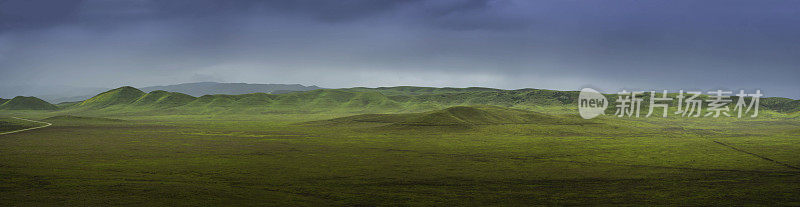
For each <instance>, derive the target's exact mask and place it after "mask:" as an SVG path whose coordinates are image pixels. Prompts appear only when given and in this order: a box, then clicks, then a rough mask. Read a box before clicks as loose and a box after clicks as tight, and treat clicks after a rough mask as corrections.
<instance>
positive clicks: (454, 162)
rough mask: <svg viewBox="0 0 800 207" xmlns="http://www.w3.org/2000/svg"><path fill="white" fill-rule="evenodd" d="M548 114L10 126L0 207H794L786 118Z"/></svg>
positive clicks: (794, 172) (791, 137)
mask: <svg viewBox="0 0 800 207" xmlns="http://www.w3.org/2000/svg"><path fill="white" fill-rule="evenodd" d="M546 111H549V110H542V111H541V112H529V111H523V110H516V109H514V110H511V109H500V108H499V107H498V108H491V107H483V108H481V107H477V108H475V107H462V108H451V109H447V110H441V111H435V112H428V113H411V114H399V115H397V114H395V115H358V116H349V115H352V114H263V115H216V116H212V115H169V116H144V115H137V116H122V115H117V116H107V117H105V118H90V117H76V116H55V117H52V118H47V117H51V115H49V114H47V113H44V112H31V113H29V114H24V113H23V114H20V113H16V114H14V115H15V116H20V117H33V118H31V119H34V118H36V120H41V121H44V122H48V123H52V124H53V125H52V126H50V127H46V128H40V129H36V130H29V131H25V132H21V133H14V134H6V135H0V206H18V205H23V206H42V205H57V206H63V205H68V206H75V205H89V206H108V205H135V206H140V205H160V206H175V205H178V206H182V205H192V206H201V205H202V206H205V205H266V206H328V205H347V206H353V205H386V206H396V205H459V206H462V205H466V206H485V205H517V206H529V205H574V204H590V205H596V204H633V205H658V204H672V205H748V204H761V205H800V170H799V169H798V168H797V166H800V156H797V154H798V152H800V121H799V120H798V119H797V118H774V117H773V118H770V117H769V116H765V117H764V118H758V119H735V118H731V119H724V118H715V119H710V118H709V119H705V118H698V119H680V118H639V119H635V118H616V117H615V118H608V117H603V116H600V117H597V118H595V119H592V120H583V119H581V118H580V117H578V116H577V115H574V114H548V113H547V112H546ZM0 114H2V113H0ZM498 114H501V115H502V116H498ZM2 117H11V115H9V114H2ZM342 117H344V118H342ZM432 123H433V124H432ZM435 123H441V124H435Z"/></svg>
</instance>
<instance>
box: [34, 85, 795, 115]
mask: <svg viewBox="0 0 800 207" xmlns="http://www.w3.org/2000/svg"><path fill="white" fill-rule="evenodd" d="M578 94H579V92H578V91H555V90H543V89H519V90H501V89H492V88H431V87H411V86H399V87H381V88H345V89H318V90H312V91H304V92H293V93H286V94H267V93H252V94H242V95H223V94H219V95H204V96H201V97H193V96H190V95H186V94H183V93H177V92H166V91H153V92H150V93H145V92H142V91H141V90H139V89H136V88H133V87H129V86H126V87H121V88H117V89H113V90H110V91H107V92H104V93H101V94H98V95H96V96H94V97H92V98H90V99H88V100H85V101H83V102H80V103H64V104H61V105H60V106H59V108H62V109H64V110H75V111H80V112H93V111H96V112H98V113H127V114H130V113H133V114H136V113H151V112H158V113H165V114H219V113H225V114H260V113H349V114H359V113H361V114H363V113H373V114H375V113H419V112H427V111H432V110H441V109H445V108H449V107H454V106H474V105H492V106H502V107H511V108H519V109H538V110H552V109H553V107H556V108H560V109H557V110H562V111H566V110H572V109H574V108H575V107H577V106H576V105H577V98H578ZM676 95H677V94H669V96H670V97H673V98H674V97H675V96H676ZM649 96H650V95H649V93H644V94H643V95H642V96H641V98H643V100H644V101H643V102H642V107H643V108H645V109H646V107H647V106H648V105H649V98H650V97H649ZM606 97H607V98H608V99H609V102H610V104H609V109H608V110H607V111H606V113H607V114H609V113H612V114H613V113H614V107H613V104H614V100H615V99H616V95H614V94H607V95H606ZM701 97H702V99H707V98H708V96H701ZM731 99H732V100H736V97H732V98H731ZM748 101H749V100H748ZM760 104H761V108H762V109H764V110H772V111H775V112H778V113H783V114H792V113H795V112H797V111H800V100H793V99H788V98H762V100H761V102H760ZM672 105H677V99H675V100H673V103H672ZM49 108H52V107H49ZM101 109H102V110H101Z"/></svg>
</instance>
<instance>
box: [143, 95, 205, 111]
mask: <svg viewBox="0 0 800 207" xmlns="http://www.w3.org/2000/svg"><path fill="white" fill-rule="evenodd" d="M195 99H197V98H195V97H193V96H190V95H186V94H182V93H176V92H166V91H153V92H150V93H147V94H144V95H143V96H141V97H140V98H139V99H137V100H136V101H134V102H133V103H132V104H133V105H134V106H145V107H153V108H169V107H176V106H183V105H186V104H188V103H189V102H192V101H194V100H195Z"/></svg>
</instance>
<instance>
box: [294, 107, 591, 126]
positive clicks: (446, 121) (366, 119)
mask: <svg viewBox="0 0 800 207" xmlns="http://www.w3.org/2000/svg"><path fill="white" fill-rule="evenodd" d="M579 121H580V120H573V119H571V118H564V117H556V116H552V115H547V114H542V113H537V112H532V111H526V110H519V109H512V108H506V107H499V106H488V105H477V106H454V107H449V108H446V109H441V110H434V111H428V112H421V113H401V114H362V115H355V116H347V117H341V118H335V119H330V120H322V121H314V122H308V124H312V125H349V124H357V123H375V124H389V125H394V126H475V125H498V124H569V123H577V122H579Z"/></svg>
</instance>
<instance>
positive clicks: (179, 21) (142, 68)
mask: <svg viewBox="0 0 800 207" xmlns="http://www.w3.org/2000/svg"><path fill="white" fill-rule="evenodd" d="M798 25H800V1H771V0H766V1H731V0H726V1H522V0H508V1H504V0H491V1H462V0H411V1H375V0H363V1H359V0H348V1H308V0H300V1H222V0H219V1H215V0H191V1H189V0H186V1H154V0H153V1H151V0H85V1H74V0H60V1H42V0H4V1H0V86H2V87H3V90H0V97H3V98H8V97H13V96H16V95H39V94H49V93H68V92H71V93H76V94H77V93H79V92H75V91H101V89H104V88H116V87H119V86H123V85H131V86H135V87H145V86H153V85H166V84H178V83H187V82H200V81H215V82H245V83H284V84H303V85H317V86H320V87H325V88H343V87H360V86H365V87H379V86H399V85H413V86H433V87H473V86H479V87H492V88H503V89H518V88H544V89H556V90H579V89H580V88H582V87H587V86H589V87H593V88H597V89H599V90H601V91H603V92H607V93H614V92H617V91H618V90H621V89H639V90H651V89H655V90H663V89H669V90H678V89H702V90H712V89H730V90H738V89H748V90H754V89H761V90H762V91H763V93H764V94H765V95H766V96H781V97H789V98H794V99H797V98H800V91H799V90H797V89H798V88H800V81H798V77H800V39H798V38H797V37H800V27H798Z"/></svg>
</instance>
